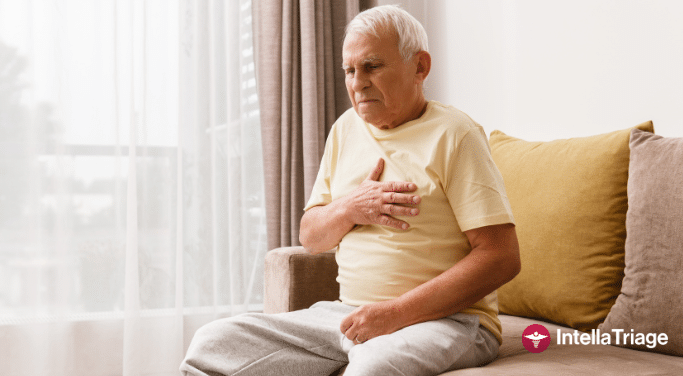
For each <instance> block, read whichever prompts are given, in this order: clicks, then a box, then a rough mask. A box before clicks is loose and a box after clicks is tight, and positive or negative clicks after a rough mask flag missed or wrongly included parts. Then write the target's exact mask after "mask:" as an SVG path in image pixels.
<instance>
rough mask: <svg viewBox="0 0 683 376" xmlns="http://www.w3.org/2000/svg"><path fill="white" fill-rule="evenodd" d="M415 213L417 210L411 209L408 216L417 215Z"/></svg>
mask: <svg viewBox="0 0 683 376" xmlns="http://www.w3.org/2000/svg"><path fill="white" fill-rule="evenodd" d="M417 213H418V210H417V209H412V210H411V211H410V214H411V215H417Z"/></svg>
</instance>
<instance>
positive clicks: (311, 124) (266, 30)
mask: <svg viewBox="0 0 683 376" xmlns="http://www.w3.org/2000/svg"><path fill="white" fill-rule="evenodd" d="M366 3H367V1H359V0H322V1H321V0H253V14H254V37H255V40H254V44H255V47H256V48H255V60H256V77H257V87H258V95H259V107H260V111H261V135H262V142H263V153H264V170H265V186H266V192H265V193H266V211H267V218H268V222H267V225H268V249H273V248H277V247H284V246H291V245H298V244H299V221H300V220H301V216H302V215H303V207H304V205H305V204H306V201H307V200H308V197H309V195H310V191H311V188H312V187H313V183H314V181H315V178H316V175H317V173H318V168H319V166H320V159H321V157H322V154H323V149H324V146H325V139H326V137H327V134H328V133H329V130H330V127H331V126H332V124H333V123H334V121H335V120H336V118H337V117H338V116H339V115H341V114H342V113H343V112H344V111H346V110H347V109H348V108H349V107H351V105H350V102H349V99H348V95H347V93H346V89H345V86H344V75H343V72H342V70H341V64H342V57H341V49H342V42H343V36H344V28H345V27H346V24H347V22H348V21H350V20H351V18H353V17H354V16H355V15H356V14H357V13H358V12H359V10H360V9H361V8H365V7H367V6H369V5H370V4H366Z"/></svg>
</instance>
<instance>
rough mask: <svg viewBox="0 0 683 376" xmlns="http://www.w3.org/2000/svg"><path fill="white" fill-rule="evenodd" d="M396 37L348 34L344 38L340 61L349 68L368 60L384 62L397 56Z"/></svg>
mask: <svg viewBox="0 0 683 376" xmlns="http://www.w3.org/2000/svg"><path fill="white" fill-rule="evenodd" d="M397 39H398V38H397V36H396V35H392V34H386V33H385V34H382V35H379V36H376V35H374V34H371V33H355V32H354V33H349V34H347V35H346V38H344V45H343V47H342V61H343V65H344V66H351V65H355V64H358V63H359V62H363V61H368V60H386V59H390V58H393V57H394V55H395V56H399V51H398V41H397Z"/></svg>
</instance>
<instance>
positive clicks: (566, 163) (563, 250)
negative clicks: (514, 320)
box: [490, 122, 653, 330]
mask: <svg viewBox="0 0 683 376" xmlns="http://www.w3.org/2000/svg"><path fill="white" fill-rule="evenodd" d="M638 128H640V129H644V130H647V131H652V130H653V126H652V123H651V122H648V123H644V124H641V125H639V126H638ZM629 136H630V129H626V130H622V131H617V132H612V133H608V134H602V135H597V136H592V137H584V138H574V139H568V140H556V141H551V142H527V141H524V140H520V139H517V138H514V137H510V136H508V135H505V134H504V133H502V132H499V131H494V132H493V133H492V134H491V137H490V144H491V149H492V155H493V159H494V160H495V162H496V164H497V165H498V168H499V169H500V171H501V173H502V175H503V179H504V180H505V186H506V190H507V193H508V197H509V199H510V204H511V205H512V211H513V214H514V216H515V219H516V222H517V235H518V237H519V244H520V253H521V259H522V271H521V272H520V274H519V275H518V276H517V277H516V278H515V279H513V280H512V281H511V282H509V283H508V284H506V285H504V286H502V287H501V288H500V289H499V290H498V299H499V306H500V311H501V312H502V313H507V314H510V315H515V316H525V317H536V318H542V319H546V320H550V321H553V322H556V323H559V324H563V325H567V326H570V327H572V328H576V329H579V330H589V329H592V328H597V326H598V324H600V323H601V322H602V321H603V320H604V319H605V317H606V316H607V314H608V312H609V310H610V308H611V307H612V305H613V304H614V301H615V300H616V298H617V295H619V290H620V287H621V280H622V278H623V271H624V241H625V238H626V227H625V221H626V210H627V197H626V183H627V180H628V164H629Z"/></svg>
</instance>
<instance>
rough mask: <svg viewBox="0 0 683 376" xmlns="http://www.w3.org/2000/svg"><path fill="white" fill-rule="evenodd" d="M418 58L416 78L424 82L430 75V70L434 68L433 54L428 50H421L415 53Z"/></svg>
mask: <svg viewBox="0 0 683 376" xmlns="http://www.w3.org/2000/svg"><path fill="white" fill-rule="evenodd" d="M415 58H417V69H416V71H415V73H416V74H415V79H416V80H417V81H419V82H423V81H424V80H426V79H427V76H429V71H430V70H431V69H432V55H430V54H429V52H427V51H420V52H418V53H417V54H415Z"/></svg>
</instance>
